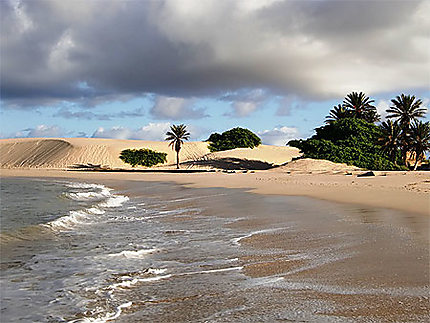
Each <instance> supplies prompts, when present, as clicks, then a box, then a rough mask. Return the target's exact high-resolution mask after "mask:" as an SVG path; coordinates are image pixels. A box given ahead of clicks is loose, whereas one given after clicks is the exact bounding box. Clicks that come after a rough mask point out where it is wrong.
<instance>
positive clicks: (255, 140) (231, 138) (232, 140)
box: [206, 127, 261, 151]
mask: <svg viewBox="0 0 430 323" xmlns="http://www.w3.org/2000/svg"><path fill="white" fill-rule="evenodd" d="M206 141H208V142H209V146H208V148H209V150H210V151H222V150H229V149H234V148H254V147H257V146H258V145H260V144H261V139H260V138H259V137H258V136H257V135H256V134H255V133H253V132H252V131H251V130H248V129H244V128H240V127H237V128H233V129H230V130H228V131H224V132H223V133H222V134H219V133H213V134H211V135H210V137H209V139H207V140H206Z"/></svg>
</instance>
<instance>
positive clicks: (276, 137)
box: [257, 126, 300, 146]
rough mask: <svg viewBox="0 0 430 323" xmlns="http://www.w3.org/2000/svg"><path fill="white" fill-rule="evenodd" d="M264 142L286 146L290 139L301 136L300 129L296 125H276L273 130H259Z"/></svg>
mask: <svg viewBox="0 0 430 323" xmlns="http://www.w3.org/2000/svg"><path fill="white" fill-rule="evenodd" d="M257 134H258V135H259V136H260V138H261V141H262V142H263V144H266V145H274V146H285V145H286V144H287V142H288V141H290V140H292V139H298V138H299V137H300V133H299V130H298V129H297V128H295V127H286V126H283V127H276V128H273V129H271V130H263V131H259V132H257Z"/></svg>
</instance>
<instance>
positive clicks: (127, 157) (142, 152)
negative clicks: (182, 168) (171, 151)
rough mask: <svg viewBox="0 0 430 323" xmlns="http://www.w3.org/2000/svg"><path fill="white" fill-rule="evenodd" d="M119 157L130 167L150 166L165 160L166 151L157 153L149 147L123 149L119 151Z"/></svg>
mask: <svg viewBox="0 0 430 323" xmlns="http://www.w3.org/2000/svg"><path fill="white" fill-rule="evenodd" d="M119 158H120V159H121V160H122V161H123V162H124V163H127V164H130V165H131V166H132V167H135V166H136V165H141V166H146V167H151V166H154V165H157V164H160V163H165V162H166V160H167V154H166V153H159V152H156V151H153V150H151V149H146V148H145V149H125V150H123V151H121V154H120V155H119Z"/></svg>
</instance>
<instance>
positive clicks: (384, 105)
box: [376, 100, 391, 121]
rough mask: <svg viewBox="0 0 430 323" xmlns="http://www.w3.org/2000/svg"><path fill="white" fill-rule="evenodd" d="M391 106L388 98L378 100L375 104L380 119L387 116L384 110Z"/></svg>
mask: <svg viewBox="0 0 430 323" xmlns="http://www.w3.org/2000/svg"><path fill="white" fill-rule="evenodd" d="M390 106H391V102H390V101H388V100H380V101H379V102H378V103H377V104H376V111H378V113H379V114H380V115H381V121H385V119H386V118H387V114H388V113H387V112H386V110H387V109H388V108H389V107H390Z"/></svg>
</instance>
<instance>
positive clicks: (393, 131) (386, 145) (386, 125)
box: [378, 120, 402, 165]
mask: <svg viewBox="0 0 430 323" xmlns="http://www.w3.org/2000/svg"><path fill="white" fill-rule="evenodd" d="M379 128H380V129H381V137H379V138H378V143H379V145H380V146H381V150H382V151H383V152H385V153H386V154H387V155H388V156H390V159H391V161H392V162H393V163H394V164H396V165H397V163H396V157H397V152H398V150H399V148H400V144H401V141H400V140H401V137H400V135H401V133H402V128H401V127H400V126H399V124H398V123H397V121H395V122H392V121H391V120H387V121H384V122H382V123H381V125H380V126H379Z"/></svg>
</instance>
